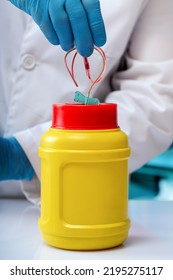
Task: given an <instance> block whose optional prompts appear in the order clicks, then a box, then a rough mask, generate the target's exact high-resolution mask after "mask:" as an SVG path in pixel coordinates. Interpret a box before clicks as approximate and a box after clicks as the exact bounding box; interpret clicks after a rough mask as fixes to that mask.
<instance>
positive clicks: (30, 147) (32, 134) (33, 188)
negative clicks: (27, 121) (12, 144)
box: [14, 122, 51, 205]
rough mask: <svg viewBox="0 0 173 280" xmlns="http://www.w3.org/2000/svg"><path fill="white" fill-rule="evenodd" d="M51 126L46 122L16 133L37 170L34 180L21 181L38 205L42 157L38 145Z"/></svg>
mask: <svg viewBox="0 0 173 280" xmlns="http://www.w3.org/2000/svg"><path fill="white" fill-rule="evenodd" d="M50 126H51V122H45V123H43V124H39V125H36V126H34V127H32V128H30V129H27V130H24V131H21V132H18V133H16V134H15V135H14V136H15V137H16V139H17V140H18V142H19V143H20V145H21V146H22V148H23V150H24V151H27V157H28V159H29V161H30V162H31V164H32V166H33V168H34V170H35V175H34V177H33V179H32V181H27V180H24V181H21V182H20V183H21V188H22V191H23V193H24V194H25V196H26V198H27V199H28V200H29V201H31V202H33V203H34V204H37V205H40V159H39V157H38V147H39V143H40V138H41V136H42V134H43V133H44V132H45V131H47V130H48V129H49V128H50Z"/></svg>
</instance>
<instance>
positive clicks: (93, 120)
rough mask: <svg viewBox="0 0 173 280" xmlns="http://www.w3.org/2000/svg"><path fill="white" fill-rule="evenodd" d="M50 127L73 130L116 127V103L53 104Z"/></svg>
mask: <svg viewBox="0 0 173 280" xmlns="http://www.w3.org/2000/svg"><path fill="white" fill-rule="evenodd" d="M52 128H59V129H74V130H75V129H76V130H94V129H115V128H118V124H117V104H108V103H101V104H98V105H83V104H54V105H53V117H52Z"/></svg>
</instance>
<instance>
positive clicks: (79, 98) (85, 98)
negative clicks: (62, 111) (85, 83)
mask: <svg viewBox="0 0 173 280" xmlns="http://www.w3.org/2000/svg"><path fill="white" fill-rule="evenodd" d="M94 49H95V50H96V51H97V52H98V53H99V54H100V55H101V57H102V60H103V66H102V69H101V72H100V73H99V75H98V77H97V78H96V79H95V80H93V79H92V78H91V73H90V64H89V61H88V58H87V57H84V58H83V60H84V67H85V71H86V75H87V77H88V79H89V80H90V82H91V86H90V88H89V91H88V95H87V96H84V95H83V94H82V93H81V92H80V91H76V93H75V98H74V101H75V102H78V103H82V104H85V105H89V104H99V103H100V102H99V99H97V98H90V97H89V96H90V93H91V90H92V89H93V87H94V85H95V84H97V83H98V82H100V81H101V80H102V78H103V74H104V72H105V69H106V55H105V53H104V51H103V50H102V49H101V48H98V47H94ZM75 50H76V48H73V49H71V50H70V51H69V52H68V53H67V54H66V55H65V58H64V62H65V65H66V68H67V70H68V72H69V74H70V76H71V78H72V80H73V82H74V84H75V85H76V87H78V83H77V81H76V79H75V76H74V64H75V59H76V56H77V54H78V51H76V52H75V54H74V56H73V59H72V63H71V69H70V68H69V67H68V64H67V57H68V55H69V54H70V53H71V52H73V51H75Z"/></svg>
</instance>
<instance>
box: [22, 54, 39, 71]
mask: <svg viewBox="0 0 173 280" xmlns="http://www.w3.org/2000/svg"><path fill="white" fill-rule="evenodd" d="M22 65H23V67H24V68H25V69H26V70H32V69H34V67H35V66H36V61H35V58H34V57H33V56H32V55H31V54H25V55H24V56H23V57H22Z"/></svg>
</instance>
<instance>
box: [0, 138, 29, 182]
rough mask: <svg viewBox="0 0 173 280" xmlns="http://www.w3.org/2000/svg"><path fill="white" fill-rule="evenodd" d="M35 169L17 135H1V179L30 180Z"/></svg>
mask: <svg viewBox="0 0 173 280" xmlns="http://www.w3.org/2000/svg"><path fill="white" fill-rule="evenodd" d="M33 176H34V169H33V167H32V165H31V163H30V161H29V160H28V158H27V156H26V154H25V152H24V151H23V149H22V147H21V146H20V144H19V142H18V141H17V140H16V138H15V137H9V138H2V137H0V181H4V180H29V181H31V180H32V178H33Z"/></svg>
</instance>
